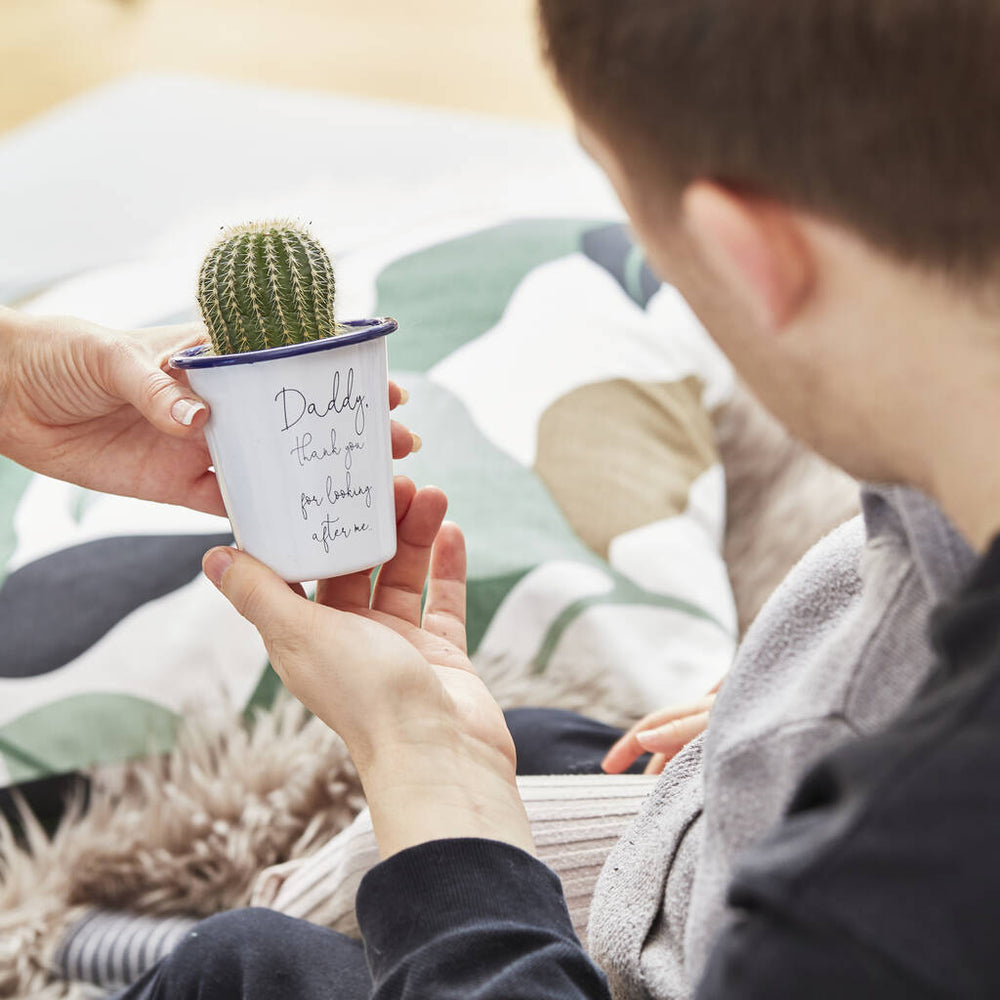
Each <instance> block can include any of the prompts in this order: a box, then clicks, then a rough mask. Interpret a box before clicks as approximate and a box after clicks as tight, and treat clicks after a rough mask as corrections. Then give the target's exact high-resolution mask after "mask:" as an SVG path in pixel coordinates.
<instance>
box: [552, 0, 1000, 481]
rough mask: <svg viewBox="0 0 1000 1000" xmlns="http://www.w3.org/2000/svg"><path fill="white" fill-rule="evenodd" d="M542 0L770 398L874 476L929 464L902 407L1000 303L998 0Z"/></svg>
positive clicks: (567, 61)
mask: <svg viewBox="0 0 1000 1000" xmlns="http://www.w3.org/2000/svg"><path fill="white" fill-rule="evenodd" d="M539 8H540V15H541V23H542V28H543V34H544V39H545V47H546V50H547V53H548V57H549V60H550V62H551V63H552V66H553V67H554V69H555V72H556V76H557V78H558V80H559V83H560V85H561V87H562V89H563V91H564V92H565V94H566V96H567V98H568V100H569V102H570V104H571V106H572V108H573V111H574V113H575V116H576V119H577V124H578V129H579V132H580V135H581V139H582V141H583V143H584V145H585V146H587V148H588V149H589V150H590V151H591V153H592V154H593V155H594V156H595V158H596V159H597V160H598V161H599V162H600V164H601V165H602V166H603V167H604V168H605V170H606V171H607V173H608V174H609V176H610V178H611V179H612V181H613V182H614V183H615V186H616V187H617V188H618V191H619V194H620V195H621V197H622V201H623V203H624V204H625V207H626V208H627V210H628V211H629V214H630V216H631V217H632V220H633V223H634V224H635V227H636V229H637V231H638V233H639V235H640V237H641V238H642V239H643V242H644V243H645V244H646V247H647V250H648V252H649V253H650V255H651V257H652V259H653V262H654V264H656V265H658V266H659V267H660V269H661V270H662V271H663V273H664V277H666V278H668V279H669V280H673V281H674V282H675V283H677V284H678V285H679V286H680V288H681V290H682V291H683V292H684V293H685V294H686V295H687V296H688V298H689V300H690V301H691V302H692V305H694V307H695V308H696V310H697V311H699V313H701V315H702V317H703V319H705V320H706V322H707V324H708V326H709V328H710V330H711V331H712V333H713V334H714V335H715V336H716V337H717V339H718V340H719V341H720V343H721V345H722V346H723V348H724V349H725V350H726V351H727V353H729V354H730V355H731V357H732V358H733V360H734V361H735V362H736V364H737V367H738V368H739V369H740V370H741V371H742V372H743V374H744V375H745V376H746V377H747V379H748V381H749V382H750V383H751V385H752V386H753V387H754V388H756V389H757V391H758V393H759V394H760V395H761V396H762V397H763V398H764V401H765V402H766V403H768V404H769V405H770V406H771V407H772V409H774V410H775V411H776V412H777V413H778V415H779V416H781V417H783V418H784V419H785V420H786V422H787V423H789V424H790V425H791V426H792V428H793V429H794V430H796V431H797V432H798V433H800V434H802V435H803V436H805V437H806V438H807V439H809V440H810V441H811V442H812V443H813V444H814V445H816V446H817V447H819V448H820V449H821V450H823V451H825V452H826V453H827V454H828V455H829V456H830V457H832V458H834V460H836V461H839V462H840V463H841V464H842V465H845V466H846V467H847V468H849V469H850V470H851V471H853V472H855V473H856V474H858V475H863V476H868V477H872V478H884V479H904V480H909V481H915V480H919V479H920V478H921V476H929V475H930V474H931V473H930V472H929V471H928V470H924V471H923V472H921V471H918V470H916V469H915V468H911V467H910V466H912V464H913V463H912V461H910V459H911V458H913V459H916V458H917V457H918V456H907V455H905V454H902V453H901V451H900V446H899V441H898V438H899V434H900V432H901V431H902V429H903V427H904V426H906V423H908V422H911V421H912V414H907V415H906V416H905V417H903V416H902V415H899V419H898V420H896V421H895V423H894V419H895V418H894V416H893V414H892V413H891V412H889V411H891V410H892V409H893V408H894V407H896V406H897V400H896V396H897V395H898V394H899V393H900V392H901V391H902V390H903V389H904V388H905V387H906V386H907V385H912V380H913V378H915V377H916V378H919V377H920V375H921V373H922V372H923V371H924V370H925V369H927V368H928V366H929V367H930V369H931V371H932V372H933V371H935V370H936V368H937V362H936V360H934V358H935V351H939V350H940V349H941V344H943V343H944V341H945V340H947V336H946V334H945V333H944V330H946V329H947V328H949V327H952V328H953V329H955V330H957V329H958V328H961V329H963V330H965V329H967V328H971V327H972V326H978V325H982V324H988V323H989V322H992V323H993V324H994V325H995V319H992V318H991V317H989V312H990V310H991V308H992V304H991V302H990V300H991V290H992V289H993V287H994V286H995V285H996V284H997V276H998V275H1000V127H998V123H1000V59H998V53H1000V2H998V0H539ZM963 310H967V315H966V314H965V313H963ZM931 320H933V321H935V322H937V323H939V324H943V325H944V329H939V333H941V336H939V337H938V338H937V342H936V343H932V342H930V341H928V338H927V335H928V334H929V332H930V331H929V329H927V328H928V327H930V326H931V325H932V324H931ZM904 328H909V329H910V330H911V339H910V340H909V341H907V339H906V329H904ZM970 336H971V334H970ZM997 336H998V337H1000V331H998V332H997ZM959 340H960V338H959V336H958V334H957V332H956V333H955V335H954V341H955V343H953V344H952V345H951V346H952V347H953V348H954V347H957V348H958V350H957V356H959V357H963V356H964V354H963V352H964V349H965V346H966V345H965V344H964V342H963V343H961V344H960V343H959ZM969 346H970V347H971V346H972V345H971V343H970V345H969ZM976 346H977V349H978V348H982V347H983V346H984V345H983V343H981V342H979V341H977V344H976ZM991 346H992V345H991ZM900 351H906V355H907V356H906V357H902V358H901V357H899V352H900ZM845 380H846V382H847V383H849V384H845ZM925 388H926V387H925ZM927 392H928V393H929V394H930V402H931V404H933V403H934V389H933V387H930V388H929V389H927ZM926 399H927V397H925V401H926ZM890 400H891V401H890ZM907 405H908V404H907V403H906V402H905V401H904V400H902V399H899V400H898V407H901V408H903V409H905V408H906V407H907ZM925 409H926V407H925ZM896 424H898V425H899V426H896ZM912 429H914V428H912V426H911V430H912ZM904 450H905V449H904ZM923 485H930V484H929V483H924V484H923Z"/></svg>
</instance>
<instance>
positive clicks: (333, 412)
mask: <svg viewBox="0 0 1000 1000" xmlns="http://www.w3.org/2000/svg"><path fill="white" fill-rule="evenodd" d="M274 401H275V403H276V404H277V405H278V410H279V413H280V417H281V421H282V426H281V430H282V433H285V432H288V431H292V432H293V434H292V435H290V438H292V439H293V441H294V443H293V444H292V446H291V447H290V448H289V455H290V456H291V458H292V460H293V461H294V462H295V463H296V464H297V466H298V467H299V468H310V469H311V468H315V469H316V479H315V483H314V484H313V485H311V486H310V487H309V488H307V489H305V490H303V491H302V493H301V496H300V499H299V510H300V512H301V514H302V519H303V520H304V521H306V522H307V523H309V527H311V528H313V529H314V530H312V531H311V533H310V534H311V538H312V540H313V541H315V542H317V543H318V544H320V545H322V546H323V550H324V551H325V552H329V551H330V546H331V544H332V543H333V542H335V541H337V540H338V539H342V538H350V537H351V535H354V534H357V533H359V532H362V531H370V530H371V522H370V520H369V519H368V515H367V513H366V512H367V511H369V510H370V509H371V506H372V503H373V501H374V496H375V491H374V488H373V486H372V484H371V483H370V482H365V481H364V480H361V481H357V480H355V479H354V476H355V474H356V472H357V466H356V465H355V461H354V460H355V456H356V454H357V453H358V452H362V451H364V449H365V444H366V442H365V441H364V432H365V421H366V416H365V411H366V410H367V409H368V406H369V404H368V400H367V398H366V396H365V394H364V393H363V392H356V391H355V387H354V369H353V368H349V369H348V370H347V375H346V377H342V376H341V373H340V372H339V371H337V372H335V373H334V375H333V380H332V383H331V386H330V392H329V395H326V393H324V394H323V398H321V399H319V400H312V399H310V398H309V397H308V396H307V395H306V393H305V392H303V391H302V390H301V389H297V388H294V387H292V386H284V387H282V388H281V389H280V390H279V391H278V392H277V393H276V394H275V397H274ZM342 414H344V415H345V416H344V419H337V418H339V417H340V416H341V415H342ZM331 421H333V426H330V424H331Z"/></svg>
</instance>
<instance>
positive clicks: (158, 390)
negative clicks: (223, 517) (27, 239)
mask: <svg viewBox="0 0 1000 1000" xmlns="http://www.w3.org/2000/svg"><path fill="white" fill-rule="evenodd" d="M207 341H208V334H207V332H206V330H205V328H204V326H202V324H201V323H187V324H182V325H179V326H165V327H150V328H148V329H144V330H110V329H108V328H106V327H103V326H99V325H97V324H96V323H88V322H87V321H85V320H81V319H75V318H73V317H69V316H59V317H48V316H45V317H34V316H27V315H25V314H23V313H19V312H16V311H15V310H13V309H6V308H4V307H0V454H2V455H6V456H7V457H9V458H11V459H13V460H14V461H15V462H18V463H19V464H20V465H23V466H25V468H28V469H31V470H32V471H34V472H38V473H41V474H42V475H45V476H51V477H53V478H54V479H63V480H66V481H67V482H72V483H76V484H77V485H78V486H84V487H87V488H89V489H93V490H98V491H100V492H103V493H114V494H117V495H120V496H132V497H138V498H139V499H142V500H153V501H157V502H159V503H171V504H178V505H181V506H184V507H191V508H193V509H194V510H200V511H205V512H207V513H210V514H224V513H225V509H224V507H223V503H222V497H221V496H220V494H219V487H218V483H217V482H216V478H215V475H214V474H213V473H212V472H211V471H210V470H209V466H210V465H211V464H212V461H211V457H210V456H209V452H208V447H207V446H206V443H205V436H204V428H205V423H206V421H207V420H208V416H209V411H208V408H207V406H206V405H205V403H204V401H203V400H202V399H201V398H200V397H199V396H198V395H197V394H196V393H195V392H194V391H193V390H192V389H191V387H190V385H189V384H188V380H187V378H186V376H184V375H183V374H182V373H180V372H178V371H172V370H169V369H168V359H169V358H170V356H171V355H172V354H175V353H176V352H178V351H181V350H184V349H188V348H194V347H197V346H198V345H200V344H204V343H207ZM388 386H389V406H390V408H393V409H394V408H395V407H397V406H399V405H400V404H401V403H403V402H405V401H406V394H405V393H404V391H403V390H402V389H400V388H399V387H398V386H397V385H395V384H394V383H392V382H389V384H388ZM391 436H392V454H393V457H394V458H405V457H406V456H407V455H408V454H410V452H411V451H413V450H415V448H417V447H419V444H420V441H419V438H415V437H414V435H412V434H411V433H410V431H409V430H407V428H406V427H404V426H403V425H402V424H399V423H396V422H395V421H393V422H392V428H391Z"/></svg>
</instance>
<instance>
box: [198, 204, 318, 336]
mask: <svg viewBox="0 0 1000 1000" xmlns="http://www.w3.org/2000/svg"><path fill="white" fill-rule="evenodd" d="M335 291H336V286H335V283H334V278H333V265H332V264H331V263H330V258H329V257H328V256H327V253H326V251H325V250H324V249H323V247H322V246H321V245H320V243H319V242H318V241H317V240H315V239H314V238H313V237H312V236H311V235H310V234H309V233H308V232H306V231H305V230H303V229H301V228H299V227H297V226H295V225H292V224H290V223H286V222H263V223H250V224H247V225H243V226H234V227H232V228H231V229H228V230H226V232H225V233H223V235H222V237H221V239H220V240H219V241H218V243H216V244H215V245H214V246H213V247H212V248H211V249H210V250H209V251H208V254H207V255H206V256H205V261H204V263H203V264H202V266H201V273H200V275H199V277H198V305H199V306H200V307H201V314H202V317H203V318H204V320H205V324H206V325H207V326H208V332H209V334H210V335H211V338H212V346H213V348H214V349H215V353H216V354H242V353H243V352H244V351H261V350H264V349H265V348H268V347H280V346H282V345H284V344H300V343H302V342H303V341H306V340H320V339H322V338H323V337H332V336H334V335H335V334H336V333H337V325H336V323H335V322H334V318H333V300H334V293H335Z"/></svg>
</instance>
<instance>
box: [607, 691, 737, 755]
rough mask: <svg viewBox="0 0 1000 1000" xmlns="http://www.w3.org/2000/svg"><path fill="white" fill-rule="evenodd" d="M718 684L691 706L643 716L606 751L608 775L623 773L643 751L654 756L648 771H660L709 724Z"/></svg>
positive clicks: (666, 709)
mask: <svg viewBox="0 0 1000 1000" xmlns="http://www.w3.org/2000/svg"><path fill="white" fill-rule="evenodd" d="M718 690H719V686H718V685H717V686H716V687H715V688H714V689H713V690H712V692H711V693H710V694H707V695H706V696H705V697H704V698H701V699H699V700H698V701H696V702H692V703H691V704H690V705H683V706H681V707H680V708H664V709H660V711H658V712H653V713H652V714H651V715H647V716H646V717H645V718H644V719H640V720H639V722H637V723H636V724H635V725H634V726H633V727H632V728H631V729H630V730H629V731H628V732H627V733H626V734H625V735H624V736H623V737H622V738H621V739H620V740H619V741H618V742H617V743H616V744H615V745H614V746H613V747H612V748H611V749H610V750H609V751H608V753H607V755H606V756H605V758H604V760H603V761H602V762H601V767H602V768H603V769H604V770H605V771H606V772H607V773H608V774H622V773H624V772H625V771H627V770H628V769H629V767H631V766H632V764H633V763H634V762H635V761H636V760H638V759H639V757H641V756H642V755H643V754H644V753H652V754H653V758H652V760H651V761H650V762H649V764H647V765H646V774H660V773H661V772H662V771H663V769H664V768H665V767H666V766H667V763H668V762H669V761H671V760H673V758H674V757H676V756H677V754H679V753H680V752H681V750H683V749H684V747H686V746H687V745H688V743H690V742H691V741H692V740H693V739H695V737H697V736H699V735H700V734H701V733H702V732H704V730H705V727H706V726H707V725H708V714H709V712H710V711H711V708H712V705H713V703H714V702H715V692H716V691H718Z"/></svg>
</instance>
